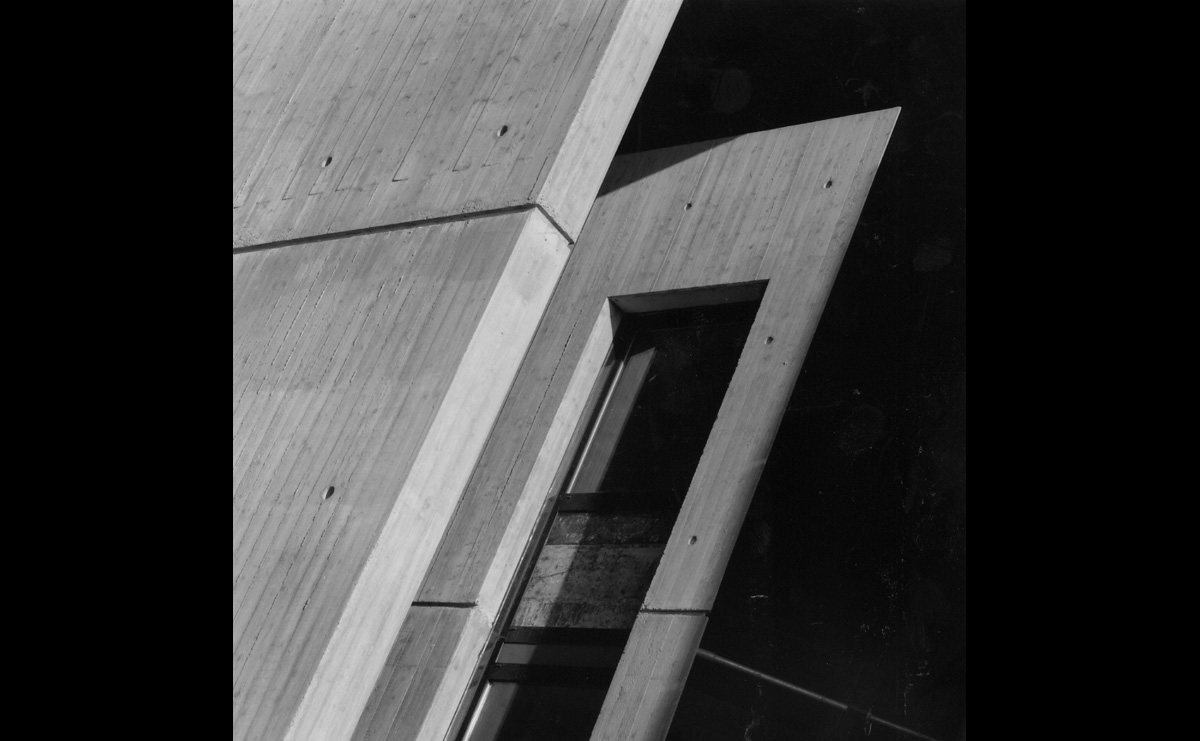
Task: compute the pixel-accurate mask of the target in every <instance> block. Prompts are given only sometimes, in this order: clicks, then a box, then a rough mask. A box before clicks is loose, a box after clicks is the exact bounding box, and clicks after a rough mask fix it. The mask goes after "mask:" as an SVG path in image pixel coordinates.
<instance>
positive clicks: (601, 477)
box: [464, 302, 757, 741]
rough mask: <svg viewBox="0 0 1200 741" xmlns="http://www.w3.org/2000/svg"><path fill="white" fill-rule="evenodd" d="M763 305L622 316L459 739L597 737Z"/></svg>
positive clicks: (742, 304)
mask: <svg viewBox="0 0 1200 741" xmlns="http://www.w3.org/2000/svg"><path fill="white" fill-rule="evenodd" d="M756 309H757V302H748V303H738V304H726V305H722V306H715V307H700V308H691V309H685V310H675V311H663V312H654V313H646V314H626V315H625V316H624V317H623V319H622V321H621V325H620V328H619V331H618V333H617V336H616V338H615V339H614V342H613V352H612V353H611V355H610V357H609V360H608V362H607V363H606V365H605V367H604V369H603V370H602V375H601V380H602V381H605V382H606V384H607V386H606V388H605V390H604V391H603V392H602V393H601V394H600V395H599V401H598V403H597V409H595V410H594V412H593V414H592V420H591V425H590V429H589V432H588V433H587V435H586V436H585V437H584V439H583V442H582V443H581V445H580V450H579V451H578V453H577V454H576V461H575V463H574V466H573V469H572V471H571V473H570V475H569V476H568V477H567V482H566V484H565V485H564V486H563V490H562V491H561V492H560V493H559V495H558V496H557V497H556V499H555V501H554V502H553V504H552V510H551V514H550V517H549V520H548V523H547V526H546V527H545V529H544V532H543V533H542V534H541V535H540V537H539V541H540V546H539V547H538V548H537V549H536V556H534V557H533V558H532V564H531V565H530V566H529V567H527V574H528V576H527V578H526V579H525V583H524V586H523V587H522V588H521V589H520V591H519V592H518V596H517V597H516V598H515V599H513V600H512V603H513V604H512V608H511V613H510V617H509V620H508V625H507V627H506V628H505V630H504V631H503V633H502V636H501V642H500V645H499V647H498V649H497V651H496V653H495V654H494V658H493V660H492V662H491V663H490V664H489V665H488V667H487V669H486V672H485V682H484V685H485V686H484V691H483V692H482V693H481V696H480V698H479V699H478V701H477V703H476V710H475V712H474V714H473V717H472V719H471V721H470V722H469V724H468V726H467V729H466V731H465V734H464V738H466V739H469V740H470V741H483V740H485V739H487V740H489V741H490V740H492V739H497V740H499V739H506V740H507V739H535V738H549V737H553V738H559V739H571V738H582V739H586V738H588V737H589V736H590V734H591V729H592V726H593V724H594V723H595V720H596V717H597V716H598V715H599V712H600V708H601V706H602V704H603V701H604V696H605V694H606V692H607V688H608V685H609V683H610V682H611V679H612V675H613V671H614V670H615V667H616V665H617V662H618V660H619V659H620V656H621V650H622V649H623V647H624V645H625V642H626V641H627V639H628V636H629V630H630V628H631V627H632V625H633V621H634V618H635V617H636V616H637V612H638V610H639V608H640V607H641V604H642V601H643V599H644V598H645V594H646V590H647V589H648V588H649V586H650V582H651V580H652V578H653V576H654V571H655V568H656V567H657V565H658V561H659V559H660V558H661V556H662V552H663V548H664V547H665V545H666V542H667V538H668V537H669V536H670V533H671V528H672V526H673V524H674V521H675V517H676V515H677V514H678V512H679V508H680V505H681V504H682V502H683V497H684V495H685V494H686V493H687V489H688V485H689V484H690V482H691V478H692V475H693V474H694V473H695V469H696V466H697V464H698V462H699V460H700V456H701V454H702V453H703V450H704V445H705V443H706V442H707V439H708V434H709V431H710V430H711V429H712V425H713V422H714V421H715V420H716V416H717V412H718V411H719V409H720V406H721V401H722V400H723V399H724V395H725V391H726V389H727V388H728V386H729V381H730V379H731V378H732V376H733V371H734V369H735V368H736V366H737V362H738V359H739V357H740V355H741V351H742V348H743V346H744V345H745V340H746V336H747V334H748V333H749V330H750V325H751V323H752V322H753V318H754V312H755V311H756Z"/></svg>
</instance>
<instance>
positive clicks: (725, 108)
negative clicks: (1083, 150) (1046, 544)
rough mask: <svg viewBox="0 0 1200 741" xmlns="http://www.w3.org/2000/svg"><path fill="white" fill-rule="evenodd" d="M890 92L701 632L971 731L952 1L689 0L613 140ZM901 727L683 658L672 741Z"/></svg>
mask: <svg viewBox="0 0 1200 741" xmlns="http://www.w3.org/2000/svg"><path fill="white" fill-rule="evenodd" d="M894 106H900V107H901V108H902V111H901V114H900V118H899V120H898V122H897V124H896V128H895V132H894V134H893V136H892V139H891V142H890V144H889V145H888V149H887V152H886V153H885V155H884V157H883V162H882V164H881V166H880V169H879V172H878V174H877V176H876V178H875V182H874V184H873V186H872V188H871V192H870V195H869V197H868V199H867V202H866V204H865V206H864V210H863V213H862V216H861V218H860V219H859V223H858V227H857V229H856V230H855V233H854V236H853V238H852V240H851V243H850V246H849V250H848V252H847V254H846V258H845V261H844V263H843V265H842V268H841V271H840V273H839V274H838V277H837V281H836V283H835V284H834V288H833V291H832V294H831V295H830V298H829V303H828V305H827V306H826V308H825V312H824V314H823V315H822V318H821V323H820V325H819V327H818V330H817V333H816V336H815V338H814V340H813V344H812V346H811V348H810V350H809V354H808V357H807V359H806V361H805V366H804V369H803V371H802V373H801V376H800V380H799V383H798V384H797V387H796V389H795V391H794V392H793V394H792V398H791V401H790V403H789V405H788V410H787V415H786V417H785V419H784V422H783V425H782V427H781V429H780V431H779V435H778V437H777V439H776V443H775V447H774V450H773V452H772V455H771V458H770V460H769V461H768V463H767V466H766V469H765V470H764V473H763V478H762V481H761V483H760V485H759V489H758V492H757V494H756V496H755V500H754V503H753V504H752V506H751V509H750V513H749V515H748V516H747V518H746V522H745V525H744V526H743V530H742V533H741V537H740V540H739V542H738V546H737V549H736V551H735V553H734V556H733V558H732V560H731V562H730V565H729V569H728V571H727V572H726V576H725V580H724V582H723V584H722V588H721V593H720V595H719V597H718V601H717V604H716V606H715V608H714V610H713V613H712V615H711V616H710V622H709V626H708V629H707V630H706V633H705V637H704V641H703V643H702V646H703V647H704V648H706V649H708V650H710V651H713V652H715V653H717V654H720V655H722V656H726V657H728V658H730V659H733V660H735V661H738V662H740V663H743V664H747V665H749V666H751V667H754V668H756V669H759V670H761V671H764V672H767V673H770V674H773V675H775V676H778V677H781V678H783V679H786V680H788V681H791V682H794V683H796V684H799V685H801V686H804V687H807V688H809V689H811V690H813V691H816V692H819V693H821V694H825V695H828V696H830V697H832V698H834V699H837V700H839V701H841V702H845V703H850V704H852V705H855V706H858V707H861V708H863V709H870V710H871V711H872V712H874V713H876V714H878V715H879V716H882V717H884V718H887V719H890V720H894V721H896V722H898V723H900V724H901V725H905V726H908V727H910V728H913V729H915V730H918V731H921V732H923V733H926V734H930V735H932V736H934V737H936V738H939V739H952V738H959V737H960V736H961V737H965V728H966V722H965V717H966V409H965V402H966V344H965V343H966V332H965V329H966V8H965V0H962V1H959V2H951V1H939V2H919V1H916V2H887V1H882V2H881V1H876V2H841V1H834V0H790V1H787V2H784V1H782V0H736V1H732V0H684V3H683V6H682V8H681V10H680V13H679V16H678V18H677V20H676V22H675V25H674V26H673V28H672V31H671V34H670V36H669V38H668V39H667V41H666V44H665V46H664V49H663V52H662V55H661V56H660V58H659V60H658V63H657V65H656V67H655V69H654V72H653V74H652V75H651V77H650V80H649V82H648V84H647V87H646V91H645V93H644V94H643V96H642V99H641V101H640V103H639V105H638V108H637V110H636V111H635V113H634V115H633V118H632V120H631V122H630V126H629V129H628V131H627V132H626V134H625V137H624V139H623V141H622V143H621V147H620V150H619V153H620V154H625V153H629V152H635V151H642V150H646V149H655V148H659V147H665V146H672V145H676V144H682V143H686V142H694V141H704V140H708V139H716V138H721V137H726V136H733V135H736V134H741V133H746V132H751V131H759V130H763V129H771V128H777V127H780V126H789V125H793V124H798V123H805V122H810V121H818V120H822V119H826V118H833V117H837V116H844V115H848V114H853V113H860V112H863V111H869V110H879V109H883V108H891V107H894ZM868 732H869V733H870V736H871V737H873V738H905V736H902V735H899V734H896V733H895V732H892V731H889V730H888V729H886V728H885V727H883V726H880V725H878V724H874V725H871V726H869V727H868V726H866V725H865V724H864V722H863V718H862V716H859V715H856V714H854V713H852V712H851V713H847V712H842V711H837V710H834V709H830V708H826V707H825V706H823V705H821V704H819V703H816V702H814V701H812V700H809V699H805V698H803V697H800V696H797V695H794V694H791V693H788V692H786V691H782V690H776V689H774V688H772V687H771V685H770V684H768V683H764V682H762V681H759V680H754V679H752V678H749V677H747V676H745V675H739V674H737V673H736V672H733V671H731V670H729V669H725V668H722V667H717V666H715V665H713V664H711V663H710V662H706V661H705V660H704V659H699V658H698V659H697V660H696V663H695V664H694V666H693V669H692V673H691V675H690V677H689V682H688V688H687V690H686V691H685V695H684V699H683V700H682V701H681V704H680V708H679V711H678V712H677V715H676V721H675V726H674V728H673V729H672V738H714V739H716V738H720V739H731V738H732V739H772V738H797V737H807V738H828V739H833V738H838V739H841V738H862V737H865V736H866V735H867V733H868Z"/></svg>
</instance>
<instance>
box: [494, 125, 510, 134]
mask: <svg viewBox="0 0 1200 741" xmlns="http://www.w3.org/2000/svg"><path fill="white" fill-rule="evenodd" d="M507 133H508V125H507V124H505V125H504V126H501V127H500V130H499V131H497V132H496V136H504V135H505V134H507Z"/></svg>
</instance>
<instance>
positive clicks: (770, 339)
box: [764, 337, 775, 345]
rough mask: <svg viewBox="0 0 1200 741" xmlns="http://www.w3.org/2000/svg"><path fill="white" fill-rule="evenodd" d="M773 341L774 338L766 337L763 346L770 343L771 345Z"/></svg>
mask: <svg viewBox="0 0 1200 741" xmlns="http://www.w3.org/2000/svg"><path fill="white" fill-rule="evenodd" d="M774 341H775V338H774V337H768V338H767V341H766V342H765V343H764V344H767V345H769V344H771V343H772V342H774Z"/></svg>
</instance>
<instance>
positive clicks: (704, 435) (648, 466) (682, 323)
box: [571, 305, 754, 508]
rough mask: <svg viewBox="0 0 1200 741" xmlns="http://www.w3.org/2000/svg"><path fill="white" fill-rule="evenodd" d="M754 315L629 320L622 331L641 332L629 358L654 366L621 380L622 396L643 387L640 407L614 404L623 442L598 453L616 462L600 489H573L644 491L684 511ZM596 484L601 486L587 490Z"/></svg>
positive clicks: (732, 312)
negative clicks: (681, 506)
mask: <svg viewBox="0 0 1200 741" xmlns="http://www.w3.org/2000/svg"><path fill="white" fill-rule="evenodd" d="M753 309H754V305H749V306H745V305H741V306H737V305H735V306H733V307H728V306H727V307H719V308H704V309H697V310H691V311H687V312H671V313H669V314H668V313H664V314H660V315H647V316H645V317H637V316H631V317H626V319H625V321H624V322H623V327H622V329H624V330H625V331H626V332H628V329H627V328H626V325H628V327H632V328H634V333H633V336H632V338H631V340H630V341H631V343H632V344H631V347H630V349H629V355H628V357H629V358H631V359H634V360H636V361H641V360H642V359H647V360H648V361H649V367H648V369H645V370H642V369H640V368H638V372H632V373H626V374H623V375H622V376H621V377H620V378H618V381H617V388H616V389H615V390H614V394H613V396H614V397H618V396H619V395H622V394H630V391H629V390H627V389H624V388H622V384H637V385H638V386H639V387H638V388H636V389H635V390H633V394H631V396H632V397H633V399H634V401H633V404H632V409H624V410H623V409H621V408H619V407H616V406H615V405H614V404H611V403H610V406H609V409H608V410H606V415H623V416H622V419H621V424H620V426H621V430H620V435H619V439H618V440H617V442H616V444H615V446H614V447H613V448H610V449H609V450H605V449H603V448H599V449H598V450H597V449H593V450H592V451H590V453H591V454H592V455H596V454H597V453H598V454H600V455H605V454H607V455H608V456H609V459H608V460H607V461H603V462H602V464H603V471H604V473H603V476H602V477H600V478H599V483H598V484H593V483H592V482H590V481H588V482H585V481H582V480H580V481H577V482H576V485H575V486H573V487H572V488H571V491H588V490H591V491H601V492H644V493H646V495H647V496H653V497H663V498H666V500H667V502H666V503H669V504H670V505H672V506H673V508H678V506H679V504H680V503H682V501H683V496H684V495H685V494H686V493H687V489H688V485H689V484H690V483H691V480H692V475H693V474H694V473H695V471H696V465H697V464H698V463H699V462H700V455H701V453H703V452H704V444H705V443H706V442H707V441H708V434H709V432H710V431H711V430H712V425H713V422H714V421H716V418H717V412H718V411H719V410H720V407H721V402H722V400H723V399H724V398H725V391H726V389H728V388H729V381H730V379H731V378H732V377H733V371H734V369H735V368H736V367H737V362H738V359H739V358H740V357H741V353H742V347H743V346H744V345H745V344H746V336H747V334H748V333H749V331H750V325H751V323H752V321H753ZM630 366H631V367H632V366H633V363H632V362H631V363H630ZM604 421H605V420H602V421H601V425H603V423H604ZM585 464H586V465H589V466H590V467H595V466H596V465H597V462H596V461H585ZM589 485H591V486H594V488H590V489H589V488H585V487H588V486H589Z"/></svg>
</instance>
